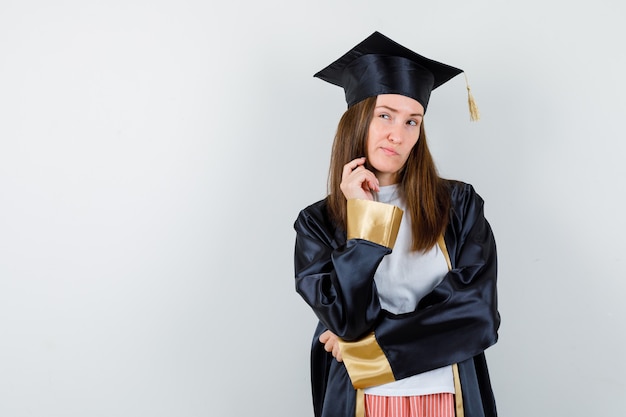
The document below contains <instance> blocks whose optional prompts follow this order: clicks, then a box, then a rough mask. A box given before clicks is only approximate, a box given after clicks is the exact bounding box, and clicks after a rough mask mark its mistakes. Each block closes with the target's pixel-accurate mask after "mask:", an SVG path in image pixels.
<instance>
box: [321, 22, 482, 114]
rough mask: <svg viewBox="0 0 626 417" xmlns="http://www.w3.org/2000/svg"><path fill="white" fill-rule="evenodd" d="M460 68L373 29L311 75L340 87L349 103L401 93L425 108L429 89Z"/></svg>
mask: <svg viewBox="0 0 626 417" xmlns="http://www.w3.org/2000/svg"><path fill="white" fill-rule="evenodd" d="M462 72H463V70H461V69H459V68H455V67H452V66H450V65H446V64H443V63H441V62H437V61H434V60H432V59H429V58H426V57H424V56H422V55H419V54H417V53H415V52H413V51H411V50H410V49H408V48H406V47H404V46H402V45H400V44H399V43H397V42H395V41H393V40H391V39H389V38H388V37H386V36H384V35H383V34H381V33H379V32H374V33H373V34H371V35H370V36H368V37H367V38H366V39H365V40H363V41H362V42H361V43H359V44H358V45H356V46H355V47H354V48H352V49H351V50H350V51H348V52H347V53H346V54H344V55H343V56H342V57H341V58H339V59H338V60H336V61H335V62H333V63H332V64H330V65H329V66H327V67H326V68H324V69H323V70H321V71H319V72H318V73H317V74H315V75H314V77H317V78H320V79H322V80H324V81H327V82H329V83H331V84H335V85H337V86H339V87H342V88H343V89H344V91H345V94H346V102H347V103H348V107H350V106H352V105H354V104H356V103H358V102H360V101H362V100H364V99H366V98H368V97H373V96H377V95H379V94H401V95H403V96H407V97H411V98H413V99H415V100H417V101H418V102H419V103H420V104H421V105H422V106H424V111H426V108H427V107H428V100H429V98H430V93H431V91H432V90H434V89H435V88H437V87H439V86H440V85H442V84H444V83H445V82H447V81H448V80H450V79H452V78H453V77H455V76H457V75H458V74H460V73H462ZM466 81H467V77H466ZM467 92H468V102H469V106H470V117H471V120H478V119H479V118H480V115H479V113H478V108H477V107H476V103H475V102H474V99H473V97H472V93H471V90H470V88H469V84H468V85H467Z"/></svg>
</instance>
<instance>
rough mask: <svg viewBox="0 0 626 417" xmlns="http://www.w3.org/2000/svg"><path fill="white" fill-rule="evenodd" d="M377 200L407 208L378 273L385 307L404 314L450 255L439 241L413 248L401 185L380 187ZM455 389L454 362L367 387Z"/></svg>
mask: <svg viewBox="0 0 626 417" xmlns="http://www.w3.org/2000/svg"><path fill="white" fill-rule="evenodd" d="M377 200H378V201H380V202H383V203H388V204H393V205H394V206H398V207H400V208H401V209H403V210H405V213H404V216H402V222H401V223H400V230H399V231H398V237H397V239H396V244H395V245H394V248H393V252H392V253H391V254H389V255H387V256H385V257H384V258H383V260H382V262H381V263H380V265H379V267H378V269H377V270H376V273H375V275H374V281H375V282H376V288H377V290H378V296H379V298H380V304H381V306H382V308H383V309H385V310H387V311H389V312H391V313H393V314H402V313H410V312H412V311H415V309H416V308H417V303H418V302H419V301H420V300H421V299H422V297H424V296H425V295H426V294H428V293H430V292H431V291H432V289H433V288H435V287H436V286H437V285H438V284H439V283H440V282H441V281H442V280H443V277H444V276H445V275H446V273H447V272H448V264H447V263H446V258H445V256H444V254H443V253H442V252H441V249H440V248H439V246H438V245H435V246H433V247H432V248H431V249H430V250H428V251H427V252H425V253H424V252H421V251H415V252H412V251H411V243H412V236H411V216H410V215H409V214H408V213H407V212H406V205H405V204H404V201H403V200H402V199H401V198H400V196H399V191H398V186H397V185H388V186H384V187H380V192H379V193H378V195H377ZM440 392H450V393H454V378H453V376H452V366H445V367H443V368H439V369H434V370H432V371H428V372H424V373H422V374H419V375H414V376H411V377H409V378H405V379H401V380H398V381H394V382H390V383H388V384H384V385H379V386H376V387H370V388H366V389H365V393H366V394H371V395H384V396H410V395H427V394H436V393H440Z"/></svg>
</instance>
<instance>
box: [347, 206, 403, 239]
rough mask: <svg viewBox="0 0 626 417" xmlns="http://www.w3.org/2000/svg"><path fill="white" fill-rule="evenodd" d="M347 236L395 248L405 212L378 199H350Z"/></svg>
mask: <svg viewBox="0 0 626 417" xmlns="http://www.w3.org/2000/svg"><path fill="white" fill-rule="evenodd" d="M347 210H348V221H347V229H348V230H347V237H348V240H349V239H365V240H369V241H370V242H374V243H378V244H379V245H382V246H386V247H388V248H391V249H393V245H394V244H395V243H396V238H397V237H398V231H399V230H400V222H401V221H402V214H403V213H404V212H403V211H402V209H400V208H399V207H396V206H393V205H391V204H385V203H380V202H378V201H370V200H360V199H354V198H353V199H350V200H348V203H347Z"/></svg>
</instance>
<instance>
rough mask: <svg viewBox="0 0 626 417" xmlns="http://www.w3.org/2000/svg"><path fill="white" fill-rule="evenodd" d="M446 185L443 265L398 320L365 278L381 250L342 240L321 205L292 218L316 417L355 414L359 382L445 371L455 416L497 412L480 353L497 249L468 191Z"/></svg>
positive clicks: (491, 326) (492, 311)
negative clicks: (310, 317)
mask: <svg viewBox="0 0 626 417" xmlns="http://www.w3.org/2000/svg"><path fill="white" fill-rule="evenodd" d="M448 185H449V189H450V195H451V210H450V216H449V224H448V227H447V229H446V231H445V234H444V236H443V239H441V241H440V247H442V249H443V250H444V251H447V254H446V253H444V254H445V255H446V258H447V260H448V262H449V268H450V269H449V272H448V273H447V274H446V275H445V277H444V279H443V280H442V282H441V283H440V284H439V285H437V286H436V287H435V288H434V289H433V290H432V291H431V292H430V293H429V294H427V295H426V296H425V297H424V298H422V300H420V302H419V304H418V306H417V308H416V310H415V311H413V312H411V313H407V314H400V315H395V314H392V313H390V312H388V311H385V310H384V309H382V308H381V306H380V302H379V298H378V294H377V292H376V285H375V282H374V273H375V271H376V269H377V267H378V265H379V264H380V262H381V261H382V259H383V257H384V256H385V255H387V254H389V253H391V251H392V249H391V248H390V247H388V246H385V245H384V244H379V243H376V242H372V241H370V240H367V239H361V238H351V239H346V232H345V231H342V230H340V229H338V228H337V227H336V226H335V225H334V224H333V222H332V221H331V219H330V218H329V214H328V211H327V200H326V199H324V200H321V201H318V202H317V203H315V204H312V205H311V206H309V207H307V208H305V209H304V210H302V211H301V212H300V214H299V215H298V218H297V220H296V222H295V224H294V228H295V230H296V244H295V263H294V265H295V278H296V290H297V292H298V293H299V294H300V295H301V296H302V298H303V299H304V300H305V301H306V302H307V303H308V304H309V306H311V308H312V309H313V311H314V312H315V314H316V315H317V317H318V319H319V324H318V326H317V329H316V331H315V334H314V337H313V341H312V349H311V382H312V394H313V408H314V411H315V416H316V417H353V416H357V417H358V416H359V415H363V409H362V390H363V389H364V388H366V387H367V386H372V385H379V384H380V383H385V382H391V381H394V380H398V379H402V378H405V377H409V376H412V375H416V374H418V373H421V372H425V371H428V370H432V369H436V368H439V367H442V366H447V365H453V369H454V374H455V386H456V387H457V395H456V396H455V397H456V413H457V416H458V417H460V416H461V415H463V416H464V417H495V416H496V415H497V412H496V406H495V401H494V398H493V392H492V389H491V383H490V380H489V373H488V370H487V364H486V361H485V356H484V350H485V349H486V348H488V347H489V346H491V345H493V344H494V343H496V341H497V338H498V334H497V331H498V328H499V325H500V315H499V313H498V310H497V292H496V275H497V259H496V244H495V240H494V237H493V234H492V230H491V227H490V225H489V223H488V222H487V220H486V219H485V217H484V213H483V200H482V198H481V197H480V196H479V195H478V194H477V193H476V191H475V190H474V188H473V187H472V186H471V185H470V184H466V183H462V182H459V181H448ZM377 204H381V203H377ZM327 329H329V330H331V331H332V332H333V333H335V334H336V335H337V336H339V338H340V340H341V342H342V343H341V350H342V355H343V357H344V358H343V359H344V360H343V362H341V363H340V362H337V361H336V360H335V359H334V358H333V357H332V355H331V354H330V353H328V352H326V351H325V350H324V346H323V344H322V343H320V342H319V341H318V337H319V335H320V334H321V333H323V332H324V331H325V330H327ZM459 393H462V394H461V395H459ZM359 398H361V400H360V403H361V405H360V406H359Z"/></svg>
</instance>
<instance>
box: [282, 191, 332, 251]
mask: <svg viewBox="0 0 626 417" xmlns="http://www.w3.org/2000/svg"><path fill="white" fill-rule="evenodd" d="M293 226H294V229H295V230H296V233H297V234H298V236H300V237H303V238H304V237H308V238H313V239H316V240H321V241H324V242H325V243H326V244H327V245H333V242H335V241H337V240H339V238H340V237H341V236H342V234H341V233H340V230H339V229H338V228H337V226H336V225H335V223H334V222H333V221H332V219H331V218H330V214H329V212H328V199H327V198H325V199H323V200H320V201H317V202H315V203H313V204H311V205H309V206H307V207H305V208H304V209H302V210H301V211H300V213H299V214H298V217H297V218H296V221H295V222H294V225H293ZM344 239H345V238H344Z"/></svg>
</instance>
